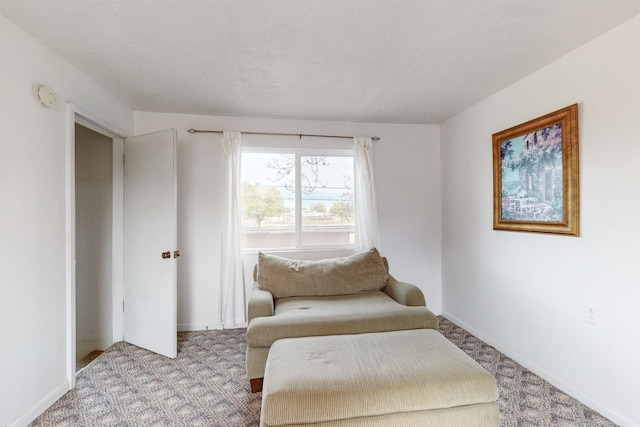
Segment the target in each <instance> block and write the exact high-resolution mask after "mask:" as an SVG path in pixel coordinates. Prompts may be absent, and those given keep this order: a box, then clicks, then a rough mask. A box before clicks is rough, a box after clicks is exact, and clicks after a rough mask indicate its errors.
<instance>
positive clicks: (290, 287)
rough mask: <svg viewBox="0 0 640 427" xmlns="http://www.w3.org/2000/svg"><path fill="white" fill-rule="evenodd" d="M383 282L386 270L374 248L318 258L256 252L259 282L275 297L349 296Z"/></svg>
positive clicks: (375, 287) (376, 288)
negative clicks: (339, 256) (348, 254)
mask: <svg viewBox="0 0 640 427" xmlns="http://www.w3.org/2000/svg"><path fill="white" fill-rule="evenodd" d="M386 283H387V269H386V268H385V264H384V261H383V259H382V257H381V256H380V254H379V253H378V250H377V249H375V248H373V249H370V250H369V251H366V252H361V253H357V254H354V255H351V256H348V257H342V258H329V259H323V260H320V261H302V260H296V259H289V258H283V257H279V256H276V255H270V254H265V253H262V252H260V253H259V254H258V284H259V286H260V289H264V290H266V291H269V292H271V293H272V294H273V297H274V298H286V297H292V296H331V295H348V294H355V293H359V292H364V291H373V290H379V289H382V288H383V287H384V285H385V284H386Z"/></svg>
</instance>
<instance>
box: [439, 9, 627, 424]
mask: <svg viewBox="0 0 640 427" xmlns="http://www.w3.org/2000/svg"><path fill="white" fill-rule="evenodd" d="M514 60H517V58H514ZM639 76H640V16H639V17H635V18H633V19H632V20H631V21H629V22H627V23H625V24H623V25H621V26H619V27H617V28H615V29H614V30H612V31H610V32H609V33H607V34H605V35H603V36H601V37H599V38H597V39H595V40H593V41H592V42H590V43H588V44H587V45H584V46H583V47H581V48H579V49H577V50H575V51H574V52H572V53H570V54H568V55H566V56H565V57H563V58H561V59H559V60H558V61H556V62H554V63H552V64H550V65H549V66H547V67H545V68H543V69H541V70H539V71H538V72H536V73H534V74H532V75H530V76H528V77H527V78H525V79H523V80H521V81H519V82H517V83H516V84H514V85H512V86H511V87H508V88H507V89H505V90H503V91H501V92H499V93H497V94H495V95H493V96H491V97H490V98H488V99H486V100H484V101H482V102H480V103H479V104H477V105H475V106H473V107H472V108H470V109H469V110H467V111H465V112H463V113H461V114H459V115H457V116H455V117H453V118H452V119H450V120H448V121H447V122H445V123H444V124H443V125H442V127H441V133H442V139H441V143H442V145H441V147H442V170H443V264H442V265H443V270H442V271H443V273H442V274H443V312H444V314H445V316H447V317H448V318H450V319H452V320H453V321H454V322H456V323H458V324H460V325H461V326H463V327H465V328H467V329H469V330H470V331H472V332H474V333H475V334H477V335H478V336H479V337H480V338H483V339H485V340H486V341H487V342H489V343H491V344H493V345H495V346H496V347H497V348H498V349H500V350H502V351H503V352H505V353H506V354H507V355H510V356H512V357H513V358H514V359H515V360H516V361H518V362H520V363H521V364H523V365H525V366H527V367H529V368H530V369H531V370H533V371H534V372H536V373H538V374H540V375H541V376H543V377H544V378H546V379H548V380H550V381H551V382H552V383H554V384H556V385H558V386H559V387H560V388H561V389H564V390H565V391H568V392H569V393H570V394H572V395H574V396H576V397H578V398H579V399H581V400H583V401H584V402H586V403H587V404H589V405H590V406H591V407H593V408H595V409H596V410H599V411H600V412H602V413H603V414H604V415H606V416H608V417H610V418H611V419H612V420H614V421H616V422H618V423H620V424H622V425H626V426H632V425H635V426H637V425H640V406H639V405H638V396H640V365H639V364H638V361H637V359H638V355H639V354H640V334H638V331H637V326H638V325H639V324H640V311H639V310H638V309H637V306H638V301H640V273H639V271H640V270H638V268H637V263H638V258H639V255H640V250H639V249H638V241H639V239H640V221H638V211H639V210H640V197H639V196H638V185H639V184H640V172H639V171H640V168H639V166H638V164H639V162H638V159H640V144H639V143H638V135H639V134H640V103H639V102H638V99H640V78H639ZM573 103H578V104H579V117H580V121H579V130H580V186H581V192H582V193H581V225H582V226H581V234H582V235H581V237H579V238H575V237H562V236H553V235H542V234H531V233H515V232H505V231H493V230H492V208H493V207H492V197H493V193H492V191H493V189H492V157H491V135H492V134H493V133H495V132H498V131H501V130H503V129H506V128H509V127H511V126H514V125H517V124H519V123H522V122H524V121H527V120H530V119H533V118H535V117H538V116H541V115H543V114H546V113H548V112H551V111H554V110H556V109H559V108H562V107H565V106H568V105H570V104H573ZM585 304H592V305H593V306H595V308H596V311H597V325H596V326H593V325H590V324H587V323H585V321H584V317H585V308H584V306H585Z"/></svg>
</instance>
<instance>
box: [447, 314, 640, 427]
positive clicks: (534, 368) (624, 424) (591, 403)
mask: <svg viewBox="0 0 640 427" xmlns="http://www.w3.org/2000/svg"><path fill="white" fill-rule="evenodd" d="M441 315H442V316H443V317H445V318H447V319H448V320H450V321H452V322H453V323H455V324H456V325H458V326H460V327H461V328H462V329H464V330H466V331H468V332H469V333H471V334H473V335H474V336H476V337H477V338H479V339H481V340H482V341H484V342H485V343H487V344H489V345H490V346H492V347H495V348H496V349H497V350H498V351H500V352H501V353H502V354H504V355H505V356H507V357H509V358H511V359H513V360H514V361H516V362H517V363H519V364H520V365H522V366H524V367H525V368H527V369H528V370H530V371H531V372H533V373H534V374H536V375H538V376H539V377H541V378H543V379H545V380H546V381H548V382H549V383H551V384H552V385H554V386H555V387H557V388H559V389H560V390H562V391H564V392H565V393H567V394H568V395H570V396H571V397H573V398H575V399H577V400H579V401H580V402H582V403H584V404H585V405H587V406H588V407H590V408H591V409H593V410H595V411H598V412H599V413H600V414H602V415H603V416H605V417H607V418H609V419H610V420H611V421H613V422H614V423H616V424H618V425H620V426H621V427H640V425H638V424H636V423H635V422H633V421H631V420H630V419H628V418H626V417H624V416H622V415H620V414H618V413H617V412H615V411H612V410H611V409H610V408H607V407H606V406H603V405H602V404H600V403H599V402H596V401H595V400H593V399H592V398H590V397H588V396H586V395H584V394H583V393H581V392H579V391H578V390H576V389H575V388H573V387H572V386H571V385H570V384H568V383H566V382H565V381H564V380H562V379H560V378H558V377H556V376H555V375H553V374H552V373H550V372H548V371H547V370H545V369H544V368H541V367H540V366H538V365H537V364H536V363H534V362H532V361H531V360H529V359H527V358H526V357H524V356H523V355H521V354H519V353H517V352H515V351H513V350H511V349H510V348H508V347H505V346H503V345H502V344H500V343H499V342H496V340H494V339H492V338H491V337H489V336H487V335H485V334H483V333H482V332H480V331H478V330H477V329H475V328H474V327H472V326H471V325H468V324H467V323H465V322H464V321H462V320H460V319H458V318H457V317H456V316H454V315H453V314H451V313H448V312H447V311H446V310H443V311H442V314H441Z"/></svg>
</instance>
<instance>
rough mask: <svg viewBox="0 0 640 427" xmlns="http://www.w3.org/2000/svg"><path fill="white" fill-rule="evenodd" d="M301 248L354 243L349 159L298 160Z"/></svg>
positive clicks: (351, 172) (351, 161) (350, 161)
mask: <svg viewBox="0 0 640 427" xmlns="http://www.w3.org/2000/svg"><path fill="white" fill-rule="evenodd" d="M300 165H301V166H300V167H301V173H300V179H301V195H300V197H301V200H302V235H301V243H302V245H303V246H335V245H348V244H353V243H354V214H355V211H354V204H353V158H352V157H337V156H301V158H300Z"/></svg>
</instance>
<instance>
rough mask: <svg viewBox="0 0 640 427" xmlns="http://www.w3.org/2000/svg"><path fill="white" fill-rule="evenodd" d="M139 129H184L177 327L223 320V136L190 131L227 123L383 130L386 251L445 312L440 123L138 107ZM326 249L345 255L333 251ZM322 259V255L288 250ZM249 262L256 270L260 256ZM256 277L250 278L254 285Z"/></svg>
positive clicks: (377, 158)
mask: <svg viewBox="0 0 640 427" xmlns="http://www.w3.org/2000/svg"><path fill="white" fill-rule="evenodd" d="M135 127H136V133H138V134H143V133H148V132H154V131H157V130H161V129H167V128H176V129H177V130H178V246H179V248H180V251H181V253H182V256H181V257H180V262H179V268H178V327H179V328H180V329H182V330H191V329H204V328H206V327H209V328H214V327H216V326H217V323H218V301H217V295H218V292H219V276H220V269H219V262H220V261H219V260H220V245H221V242H220V234H221V226H222V225H221V220H222V212H221V207H222V197H223V195H222V167H223V153H222V148H221V145H220V135H219V134H196V135H192V134H189V133H187V132H186V131H187V129H189V128H196V129H224V130H237V131H258V132H294V133H316V134H339V135H340V134H342V135H368V136H372V135H377V136H379V137H380V138H382V139H381V141H379V142H378V143H376V145H375V148H374V169H375V174H376V185H377V190H378V194H377V196H378V205H379V215H380V224H381V225H380V227H381V234H382V236H381V240H382V242H381V248H380V250H381V252H382V254H383V255H385V256H387V257H388V258H389V262H390V266H391V272H392V274H394V276H396V278H397V279H398V280H403V281H407V282H411V283H415V284H416V285H418V286H420V288H421V289H422V290H423V292H424V293H425V296H426V298H427V304H428V305H429V307H430V308H431V309H433V310H434V311H435V312H436V313H439V312H440V298H441V296H440V282H441V277H440V246H441V238H440V165H439V163H440V143H439V139H440V135H439V127H438V126H425V125H385V124H372V123H346V122H323V121H296V120H273V119H256V118H240V117H215V116H192V115H179V114H161V113H144V112H136V113H135ZM323 255H327V256H329V255H342V254H341V253H338V252H335V253H329V254H323ZM287 256H292V257H298V256H299V257H303V256H306V257H317V256H318V254H313V255H309V254H307V255H302V254H297V253H291V254H287ZM245 262H246V263H247V265H248V267H247V270H248V271H250V270H251V265H252V264H253V263H254V262H255V255H254V254H248V255H247V256H246V257H245ZM250 285H251V283H249V286H250Z"/></svg>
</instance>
